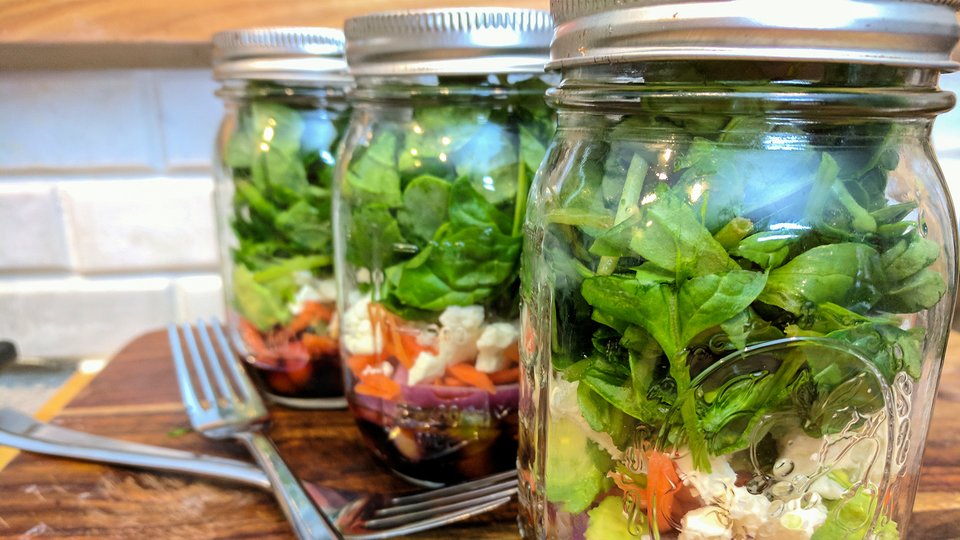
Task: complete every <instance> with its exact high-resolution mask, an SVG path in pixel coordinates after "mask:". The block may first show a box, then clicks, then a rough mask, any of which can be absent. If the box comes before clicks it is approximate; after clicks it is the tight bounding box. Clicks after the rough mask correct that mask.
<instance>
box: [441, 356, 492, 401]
mask: <svg viewBox="0 0 960 540" xmlns="http://www.w3.org/2000/svg"><path fill="white" fill-rule="evenodd" d="M447 372H449V373H450V375H453V376H454V377H456V378H458V379H460V380H461V381H463V382H465V383H467V384H469V385H470V386H476V387H477V388H480V389H482V390H486V391H487V392H490V393H491V394H495V393H496V392H497V389H496V387H494V385H493V381H491V380H490V377H489V376H488V375H487V374H486V373H484V372H482V371H478V370H477V368H475V367H473V366H472V365H471V364H468V363H466V362H461V363H459V364H453V365H452V366H447Z"/></svg>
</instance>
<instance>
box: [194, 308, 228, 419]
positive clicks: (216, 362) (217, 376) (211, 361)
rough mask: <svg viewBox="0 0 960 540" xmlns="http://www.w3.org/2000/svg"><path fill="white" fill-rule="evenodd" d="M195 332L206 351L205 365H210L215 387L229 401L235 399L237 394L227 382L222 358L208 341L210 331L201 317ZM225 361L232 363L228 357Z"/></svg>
mask: <svg viewBox="0 0 960 540" xmlns="http://www.w3.org/2000/svg"><path fill="white" fill-rule="evenodd" d="M197 334H198V335H199V336H200V343H201V344H202V345H203V350H204V352H206V353H207V365H208V366H209V367H210V371H211V372H213V378H214V380H215V381H216V382H217V387H218V388H219V389H220V395H221V396H223V397H225V398H227V399H228V400H230V401H236V400H237V395H236V394H235V393H234V392H233V387H231V386H230V383H229V382H227V377H226V374H225V373H224V371H223V362H224V359H223V358H220V357H221V356H222V355H221V354H217V350H216V349H215V348H213V342H212V341H210V333H209V331H208V330H207V323H206V322H204V320H203V319H197ZM228 352H229V350H228ZM226 361H227V364H233V363H234V362H231V361H230V358H227V359H226Z"/></svg>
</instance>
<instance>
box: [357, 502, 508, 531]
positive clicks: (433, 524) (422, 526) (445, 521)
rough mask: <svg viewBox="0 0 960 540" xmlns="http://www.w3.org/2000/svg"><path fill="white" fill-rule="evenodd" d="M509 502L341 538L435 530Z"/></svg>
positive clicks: (490, 504) (488, 504) (485, 505)
mask: <svg viewBox="0 0 960 540" xmlns="http://www.w3.org/2000/svg"><path fill="white" fill-rule="evenodd" d="M508 502H510V497H504V498H502V499H497V500H495V501H492V502H489V503H487V504H483V505H478V506H475V507H473V508H468V509H466V510H460V511H458V512H451V513H449V514H445V515H442V516H437V517H434V518H431V519H425V520H423V521H418V522H416V523H410V524H408V525H404V526H401V527H394V528H392V529H386V530H383V531H374V532H367V533H361V534H345V535H343V537H344V538H345V539H346V540H383V539H385V538H395V537H397V536H405V535H409V534H413V533H417V532H420V531H426V530H430V529H436V528H438V527H442V526H444V525H449V524H451V523H456V522H458V521H463V520H465V519H470V518H472V517H473V516H478V515H480V514H483V513H485V512H489V511H491V510H493V509H494V508H497V507H500V506H503V505H505V504H507V503H508Z"/></svg>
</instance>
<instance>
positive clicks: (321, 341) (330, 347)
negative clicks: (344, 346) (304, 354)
mask: <svg viewBox="0 0 960 540" xmlns="http://www.w3.org/2000/svg"><path fill="white" fill-rule="evenodd" d="M301 340H302V341H303V346H304V347H306V348H307V351H308V352H309V353H310V356H312V357H317V356H331V355H335V354H337V350H338V349H339V348H338V346H337V340H335V339H333V338H332V337H330V336H321V335H317V334H303V337H302V338H301Z"/></svg>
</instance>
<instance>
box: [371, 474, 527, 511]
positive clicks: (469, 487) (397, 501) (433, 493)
mask: <svg viewBox="0 0 960 540" xmlns="http://www.w3.org/2000/svg"><path fill="white" fill-rule="evenodd" d="M511 478H512V479H514V481H516V478H517V471H516V470H515V469H514V470H510V471H504V472H502V473H496V474H491V475H490V476H485V477H483V478H478V479H476V480H471V481H470V482H464V483H462V484H456V485H453V486H448V487H444V488H439V489H431V490H428V491H424V492H421V493H414V494H413V495H401V496H399V497H394V498H392V499H391V500H390V504H391V505H403V504H411V503H415V502H422V501H429V500H433V499H437V498H442V497H447V496H449V495H455V494H457V493H465V492H468V491H473V490H475V489H478V488H481V487H485V486H488V485H490V484H496V483H498V482H503V481H505V480H508V479H511Z"/></svg>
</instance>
